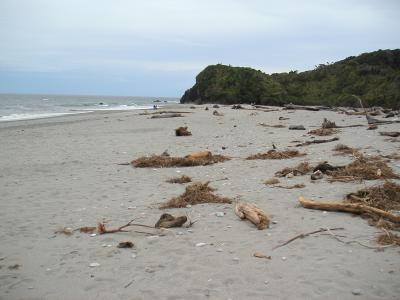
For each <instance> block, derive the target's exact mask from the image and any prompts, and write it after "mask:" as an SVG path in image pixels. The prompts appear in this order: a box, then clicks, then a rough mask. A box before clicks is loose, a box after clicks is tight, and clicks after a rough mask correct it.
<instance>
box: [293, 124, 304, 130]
mask: <svg viewBox="0 0 400 300" xmlns="http://www.w3.org/2000/svg"><path fill="white" fill-rule="evenodd" d="M289 130H306V128H305V127H304V126H303V125H290V126H289Z"/></svg>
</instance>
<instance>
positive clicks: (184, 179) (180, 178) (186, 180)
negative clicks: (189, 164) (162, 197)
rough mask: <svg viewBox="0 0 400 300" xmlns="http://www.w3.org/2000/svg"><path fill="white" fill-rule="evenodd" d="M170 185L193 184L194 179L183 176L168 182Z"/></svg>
mask: <svg viewBox="0 0 400 300" xmlns="http://www.w3.org/2000/svg"><path fill="white" fill-rule="evenodd" d="M167 182H168V183H180V184H182V183H188V182H192V178H190V177H189V176H186V175H182V176H181V177H174V178H170V179H168V180H167Z"/></svg>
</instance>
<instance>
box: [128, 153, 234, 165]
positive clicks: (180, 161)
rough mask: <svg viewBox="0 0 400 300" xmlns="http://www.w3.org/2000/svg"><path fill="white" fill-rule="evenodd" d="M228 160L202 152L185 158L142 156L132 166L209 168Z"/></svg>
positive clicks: (224, 157) (221, 156)
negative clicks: (208, 166)
mask: <svg viewBox="0 0 400 300" xmlns="http://www.w3.org/2000/svg"><path fill="white" fill-rule="evenodd" d="M226 160H230V158H228V157H226V156H223V155H214V154H212V153H211V152H210V151H200V152H194V153H191V154H189V155H187V156H185V157H172V156H166V155H163V154H162V155H155V154H153V155H151V156H142V157H139V158H138V159H135V160H133V161H132V162H131V164H132V165H133V166H134V167H135V168H171V167H194V166H207V165H212V164H215V163H218V162H224V161H226Z"/></svg>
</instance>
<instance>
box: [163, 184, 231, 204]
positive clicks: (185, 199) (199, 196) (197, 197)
mask: <svg viewBox="0 0 400 300" xmlns="http://www.w3.org/2000/svg"><path fill="white" fill-rule="evenodd" d="M208 184H209V182H205V183H201V182H195V183H193V184H191V185H189V186H187V187H186V190H185V192H184V193H183V194H182V195H180V196H178V197H174V198H172V199H170V200H169V201H168V202H167V203H165V204H163V205H161V207H160V208H179V207H186V206H187V205H188V204H190V205H195V204H202V203H232V199H230V198H226V197H220V196H217V195H215V194H213V191H215V189H213V188H211V187H209V186H208Z"/></svg>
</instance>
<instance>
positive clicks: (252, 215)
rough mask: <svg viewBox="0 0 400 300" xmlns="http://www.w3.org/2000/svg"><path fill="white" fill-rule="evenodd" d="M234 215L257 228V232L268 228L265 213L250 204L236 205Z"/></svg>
mask: <svg viewBox="0 0 400 300" xmlns="http://www.w3.org/2000/svg"><path fill="white" fill-rule="evenodd" d="M235 213H236V215H237V216H238V217H239V218H241V219H247V220H249V221H250V222H252V223H253V224H254V225H256V226H257V228H258V229H259V230H262V229H265V228H268V227H269V218H268V216H267V215H266V214H265V212H264V211H263V210H262V209H260V208H258V207H257V206H256V205H255V204H252V203H246V202H242V203H238V204H236V206H235Z"/></svg>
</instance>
